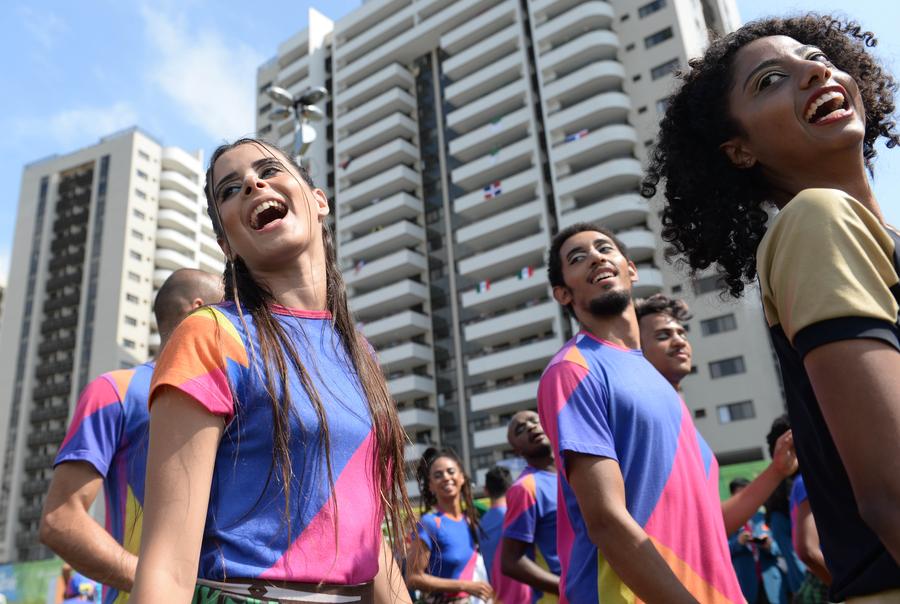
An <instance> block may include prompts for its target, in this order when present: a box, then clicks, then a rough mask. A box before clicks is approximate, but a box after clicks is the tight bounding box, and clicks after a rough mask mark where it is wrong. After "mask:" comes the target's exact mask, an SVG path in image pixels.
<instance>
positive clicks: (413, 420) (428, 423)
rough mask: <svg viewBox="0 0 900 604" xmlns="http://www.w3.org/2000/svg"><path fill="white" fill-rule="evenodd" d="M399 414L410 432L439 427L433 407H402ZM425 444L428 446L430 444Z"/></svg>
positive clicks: (402, 423) (402, 422) (403, 424)
mask: <svg viewBox="0 0 900 604" xmlns="http://www.w3.org/2000/svg"><path fill="white" fill-rule="evenodd" d="M420 377H421V376H420ZM401 379H402V378H401ZM397 415H398V416H399V418H400V424H401V425H402V426H403V427H404V428H405V429H406V430H407V431H409V432H415V431H417V430H427V429H428V428H437V425H438V418H437V413H436V412H434V411H432V410H431V409H419V408H418V407H411V408H409V409H400V410H399V411H397ZM425 446H426V447H427V446H428V445H425ZM423 453H424V451H423ZM421 455H422V453H419V456H420V457H421Z"/></svg>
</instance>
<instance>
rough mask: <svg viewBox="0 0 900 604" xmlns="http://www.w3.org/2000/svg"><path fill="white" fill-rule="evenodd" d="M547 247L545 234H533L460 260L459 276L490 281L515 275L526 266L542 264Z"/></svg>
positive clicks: (547, 242)
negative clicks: (502, 276)
mask: <svg viewBox="0 0 900 604" xmlns="http://www.w3.org/2000/svg"><path fill="white" fill-rule="evenodd" d="M549 245H550V242H549V241H548V240H547V233H544V232H540V233H535V234H534V235H531V236H529V237H526V238H524V239H520V240H518V241H513V242H512V243H507V244H505V245H500V246H497V247H495V248H494V249H492V250H489V251H487V252H482V253H480V254H476V255H474V256H470V257H469V258H466V259H465V260H460V261H459V263H458V267H459V274H461V275H464V276H466V277H468V278H470V279H475V280H481V279H491V278H495V277H498V276H501V275H509V274H511V273H515V272H517V271H519V270H521V269H522V268H524V267H527V266H538V265H540V264H541V263H542V262H543V258H544V255H545V254H546V253H547V248H548V247H549Z"/></svg>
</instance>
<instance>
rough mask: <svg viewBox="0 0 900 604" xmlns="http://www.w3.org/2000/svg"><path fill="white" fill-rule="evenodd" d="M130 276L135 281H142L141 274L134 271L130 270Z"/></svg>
mask: <svg viewBox="0 0 900 604" xmlns="http://www.w3.org/2000/svg"><path fill="white" fill-rule="evenodd" d="M128 278H129V279H130V280H131V281H134V282H135V283H140V282H141V276H140V275H138V274H137V273H136V272H134V271H128Z"/></svg>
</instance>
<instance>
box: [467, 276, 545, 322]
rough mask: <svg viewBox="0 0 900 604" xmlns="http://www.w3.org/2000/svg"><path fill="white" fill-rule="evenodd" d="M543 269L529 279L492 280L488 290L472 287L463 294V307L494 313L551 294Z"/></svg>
mask: <svg viewBox="0 0 900 604" xmlns="http://www.w3.org/2000/svg"><path fill="white" fill-rule="evenodd" d="M542 273H543V269H542V270H541V271H537V270H535V274H534V275H532V276H531V277H529V278H528V279H519V278H518V277H510V278H508V279H503V280H501V281H496V282H494V281H492V282H491V286H490V288H489V289H488V290H487V291H484V292H479V291H476V290H475V289H471V290H469V291H467V292H465V293H463V295H462V305H463V308H470V309H472V310H477V311H478V312H485V313H493V312H498V311H500V310H503V309H507V308H514V307H516V306H518V305H519V304H524V303H526V302H527V301H528V300H533V299H535V298H539V297H542V296H543V297H546V296H549V290H550V284H549V283H548V282H547V279H546V278H545V277H544V276H543V274H542Z"/></svg>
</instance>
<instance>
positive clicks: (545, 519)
mask: <svg viewBox="0 0 900 604" xmlns="http://www.w3.org/2000/svg"><path fill="white" fill-rule="evenodd" d="M557 491H558V488H557V484H556V472H548V471H547V470H538V469H537V468H535V467H532V466H526V467H525V469H524V470H523V471H522V474H520V475H519V477H518V478H517V479H516V481H515V482H514V483H513V485H512V486H511V487H510V488H509V490H508V491H507V492H506V505H507V511H506V518H505V519H504V522H503V537H504V538H507V539H515V540H516V541H522V542H523V543H531V544H532V547H531V548H530V551H529V553H528V555H529V557H530V558H531V559H532V560H534V561H535V563H536V564H537V565H538V566H540V567H541V568H543V569H545V570H547V571H549V572H551V573H553V574H554V575H559V573H560V565H559V556H558V555H557V553H556V517H557V510H556V501H557ZM532 592H533V593H532V599H531V601H532V602H539V603H540V604H545V603H546V604H549V603H551V602H557V601H558V598H557V597H556V596H555V595H553V594H545V593H543V592H540V591H538V590H536V589H532Z"/></svg>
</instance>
